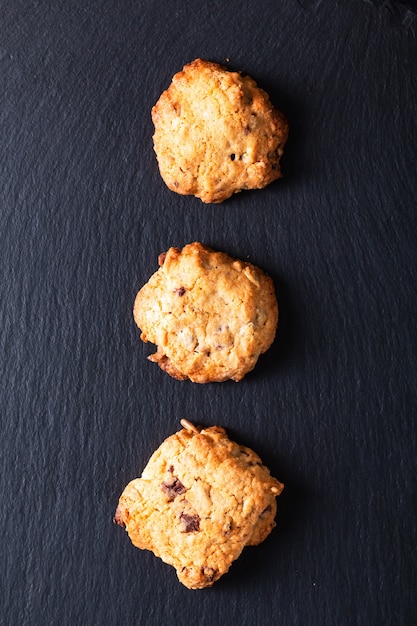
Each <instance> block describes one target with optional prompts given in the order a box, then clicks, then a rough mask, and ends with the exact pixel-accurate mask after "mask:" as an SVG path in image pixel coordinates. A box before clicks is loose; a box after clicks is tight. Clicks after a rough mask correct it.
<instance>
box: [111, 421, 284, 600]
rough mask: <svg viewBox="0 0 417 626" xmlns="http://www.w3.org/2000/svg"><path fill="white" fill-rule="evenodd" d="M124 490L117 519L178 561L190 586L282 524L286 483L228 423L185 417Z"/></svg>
mask: <svg viewBox="0 0 417 626" xmlns="http://www.w3.org/2000/svg"><path fill="white" fill-rule="evenodd" d="M181 424H182V425H183V426H184V428H183V429H182V430H180V431H179V432H177V433H175V434H174V435H172V436H171V437H168V439H166V440H165V441H164V442H163V443H162V445H161V446H160V447H159V448H158V450H156V451H155V452H154V453H153V455H152V456H151V458H150V460H149V462H148V464H147V466H146V467H145V469H144V470H143V473H142V476H141V478H136V479H135V480H133V481H131V482H130V483H129V484H128V485H127V487H126V488H125V490H124V491H123V493H122V495H121V497H120V500H119V504H118V507H117V510H116V514H115V518H114V521H115V522H116V523H118V524H119V525H121V526H122V527H124V528H125V529H126V531H127V532H128V534H129V537H130V539H131V541H132V543H133V544H134V545H135V546H136V547H138V548H141V549H144V550H151V551H152V552H153V553H154V554H155V555H156V556H157V557H160V558H161V559H162V560H163V561H164V562H165V563H168V564H169V565H172V566H173V567H175V569H176V571H177V576H178V578H179V580H180V582H181V583H183V584H184V585H185V586H186V587H188V588H189V589H202V588H204V587H210V586H212V585H213V583H214V582H215V581H216V580H218V579H219V578H220V577H221V576H222V575H223V574H225V573H226V572H227V571H228V570H229V568H230V566H231V564H232V563H233V561H235V560H236V559H237V558H238V557H239V555H240V554H241V552H242V550H243V548H244V547H245V546H250V545H252V546H253V545H257V544H259V543H261V542H262V541H263V540H264V539H266V537H267V536H268V535H269V533H270V532H271V530H272V529H273V528H274V526H275V515H276V509H277V506H276V497H277V496H279V494H280V493H281V492H282V490H283V488H284V486H283V484H282V483H280V482H279V481H278V480H277V479H275V478H273V477H272V476H271V474H270V471H269V470H268V468H267V467H265V466H264V465H263V464H262V461H261V459H260V458H259V456H258V455H257V454H256V453H255V452H253V450H251V449H250V448H247V447H245V446H241V445H238V444H237V443H235V442H233V441H231V440H230V439H229V438H228V436H227V434H226V431H225V430H224V428H221V427H219V426H212V427H209V428H204V429H199V428H196V427H195V426H193V425H192V424H191V423H190V422H188V421H187V420H182V422H181Z"/></svg>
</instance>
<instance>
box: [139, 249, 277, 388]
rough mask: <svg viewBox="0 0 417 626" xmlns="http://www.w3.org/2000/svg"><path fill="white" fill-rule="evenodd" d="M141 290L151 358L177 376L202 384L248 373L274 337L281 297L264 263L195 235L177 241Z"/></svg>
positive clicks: (141, 322)
mask: <svg viewBox="0 0 417 626" xmlns="http://www.w3.org/2000/svg"><path fill="white" fill-rule="evenodd" d="M159 264H160V266H161V267H160V268H159V270H158V271H157V272H155V274H153V276H151V278H150V279H149V281H148V282H147V283H146V285H144V286H143V287H142V289H141V290H140V291H139V293H138V294H137V296H136V299H135V304H134V309H133V315H134V319H135V321H136V324H137V325H138V327H139V328H140V329H141V331H142V333H141V339H142V341H145V342H148V341H150V342H152V343H154V344H156V346H157V351H156V353H155V354H153V355H151V356H150V357H148V358H149V359H150V360H151V361H153V362H155V363H158V365H159V366H160V367H161V369H163V370H165V371H166V372H167V373H168V374H170V375H171V376H172V377H173V378H176V379H178V380H187V379H190V380H191V381H193V382H196V383H209V382H223V381H225V380H229V379H232V380H234V381H239V380H241V379H242V378H243V377H244V376H245V374H247V373H248V372H250V371H251V370H252V369H253V368H254V367H255V365H256V362H257V360H258V357H259V356H260V355H261V354H262V353H264V352H265V351H266V350H267V349H268V348H269V347H270V345H271V344H272V342H273V340H274V337H275V333H276V328H277V323H278V303H277V299H276V296H275V291H274V285H273V282H272V280H271V278H270V277H269V276H267V275H266V274H265V273H264V272H263V271H262V270H260V269H259V268H258V267H256V266H254V265H252V264H251V263H247V262H244V261H239V260H237V259H233V258H231V257H230V256H228V255H227V254H225V253H224V252H215V251H214V250H212V249H211V248H209V247H207V246H204V245H202V244H201V243H198V242H194V243H191V244H188V245H186V246H184V248H182V249H181V250H180V249H178V248H170V249H169V250H168V252H167V253H165V254H162V255H160V257H159Z"/></svg>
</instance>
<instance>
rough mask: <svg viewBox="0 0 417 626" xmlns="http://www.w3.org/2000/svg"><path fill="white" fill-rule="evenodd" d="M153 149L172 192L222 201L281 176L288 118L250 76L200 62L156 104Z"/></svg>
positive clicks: (176, 77)
mask: <svg viewBox="0 0 417 626" xmlns="http://www.w3.org/2000/svg"><path fill="white" fill-rule="evenodd" d="M152 120H153V123H154V126H155V134H154V136H153V141H154V149H155V153H156V156H157V160H158V164H159V169H160V173H161V176H162V178H163V180H164V181H165V183H166V185H167V186H168V187H169V189H171V190H172V191H175V192H177V193H179V194H185V195H195V196H197V197H198V198H200V199H201V200H202V201H203V202H205V203H219V202H223V201H224V200H226V199H227V198H229V197H230V196H231V195H232V194H234V193H237V192H239V191H241V190H243V189H260V188H263V187H265V186H266V185H268V184H269V183H271V182H272V181H274V180H276V179H278V178H281V176H282V173H281V167H280V159H281V156H282V154H283V151H284V145H285V143H286V141H287V138H288V123H287V120H286V118H285V116H284V115H283V113H281V112H280V111H278V109H276V108H275V107H274V106H273V105H272V104H271V102H270V99H269V96H268V94H267V93H266V92H265V91H264V90H263V89H261V88H259V87H258V86H257V84H256V82H255V81H254V80H253V79H252V78H251V77H249V76H246V75H243V74H241V73H240V72H232V71H229V70H227V69H226V68H224V67H222V66H221V65H218V64H217V63H213V62H210V61H204V60H202V59H196V60H195V61H193V62H192V63H189V64H188V65H185V66H184V68H183V70H182V71H180V72H178V73H177V74H175V75H174V77H173V79H172V83H171V85H170V87H169V88H168V89H167V90H166V91H164V92H163V93H162V95H161V96H160V98H159V100H158V102H157V103H156V104H155V106H154V107H153V108H152Z"/></svg>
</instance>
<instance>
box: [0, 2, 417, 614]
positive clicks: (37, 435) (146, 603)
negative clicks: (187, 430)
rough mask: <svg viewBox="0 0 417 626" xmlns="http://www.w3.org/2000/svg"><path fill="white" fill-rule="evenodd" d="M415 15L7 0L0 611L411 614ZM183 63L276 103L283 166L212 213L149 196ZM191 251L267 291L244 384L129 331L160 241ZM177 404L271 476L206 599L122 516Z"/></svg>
mask: <svg viewBox="0 0 417 626" xmlns="http://www.w3.org/2000/svg"><path fill="white" fill-rule="evenodd" d="M415 18H416V14H415V12H414V9H413V3H410V2H409V3H395V2H390V3H387V2H364V1H359V0H353V1H350V0H349V1H348V0H345V1H330V0H329V1H326V0H322V1H312V0H310V1H309V0H302V1H301V0H300V1H299V2H297V1H295V0H286V1H285V2H284V1H283V2H276V1H272V0H264V1H262V2H258V3H256V2H248V1H247V0H241V1H239V2H238V1H234V0H232V1H230V2H227V1H225V0H221V1H220V0H211V2H202V1H196V2H183V1H180V0H170V1H169V2H160V1H149V2H144V1H138V0H136V1H133V0H121V1H119V2H116V1H115V0H113V1H111V0H90V1H88V2H87V1H85V0H83V1H82V0H73V1H71V0H70V1H69V2H68V1H65V2H64V1H63V0H55V1H54V2H52V0H49V1H48V0H43V1H42V0H13V1H12V0H4V2H3V3H2V6H1V13H0V20H1V22H0V24H1V34H0V138H1V161H0V203H1V205H0V250H1V264H0V272H1V274H0V277H1V280H0V284H1V290H2V295H1V300H0V315H1V318H0V327H1V334H0V346H1V363H2V375H1V407H0V408H1V440H0V446H1V448H0V452H1V456H0V481H1V512H0V522H1V527H0V528H1V532H0V537H1V539H0V542H1V553H0V556H1V565H2V567H1V574H0V622H1V624H4V625H9V624H13V625H16V624H17V625H20V624H21V625H34V626H35V625H36V626H38V625H41V626H43V625H44V624H45V625H55V624H57V625H67V624H71V625H73V624H77V625H78V624H80V625H87V626H89V625H102V624H103V625H107V624H109V625H119V624H120V625H125V624H126V625H127V624H139V625H147V624H157V625H169V626H170V625H171V624H172V625H174V624H175V625H180V626H181V625H188V626H189V625H195V624H196V625H197V624H198V625H203V626H206V625H207V626H208V625H212V624H233V625H234V624H242V625H262V626H264V625H266V626H267V625H269V624H271V625H272V624H281V625H283V626H287V625H288V626H292V625H297V626H298V625H300V626H309V625H312V626H316V625H317V626H323V625H324V626H327V625H329V626H330V625H335V626H345V625H349V626H350V625H361V626H362V625H363V626H380V625H384V626H386V625H392V626H402V625H406V626H408V625H411V624H416V623H417V612H416V601H415V599H414V593H415V590H416V588H417V563H416V539H417V532H416V514H417V476H416V469H417V462H416V455H417V449H416V442H417V437H416V381H417V374H416V370H417V357H416V339H417V333H416V303H417V298H416V278H417V266H416V261H417V258H416V257H417V219H416V202H417V167H416V164H417V158H416V157H417V149H416V145H417V132H416V128H417V122H416V115H417V102H416V100H417V28H416V26H417V22H416V19H415ZM198 56H200V57H203V58H207V59H210V60H214V61H218V62H220V63H224V64H228V65H229V67H231V68H232V69H239V70H242V71H244V72H246V73H249V74H251V75H252V76H253V77H254V78H255V79H256V80H257V81H258V83H259V85H260V86H262V87H264V88H265V89H267V90H268V91H269V93H270V95H271V98H272V100H273V102H274V103H275V104H276V105H277V106H278V107H279V108H281V109H282V110H283V111H284V112H285V113H286V115H287V116H288V119H289V123H290V139H289V142H288V145H287V150H286V153H285V156H284V159H283V170H284V174H285V179H284V180H282V181H278V182H276V183H274V184H272V185H270V186H269V187H268V188H267V189H265V190H263V191H254V192H246V193H242V194H239V195H237V196H235V197H234V198H233V199H231V200H229V201H227V202H225V203H223V204H221V205H203V204H202V203H201V202H200V201H199V200H197V199H195V198H190V197H181V196H178V195H176V194H173V193H171V192H170V191H169V190H168V189H167V188H166V187H165V186H164V184H163V182H162V180H161V178H160V176H159V173H158V170H157V165H156V160H155V158H154V154H153V149H152V132H153V127H152V123H151V119H150V109H151V107H152V105H153V104H154V103H155V102H156V100H157V98H158V97H159V95H160V93H161V92H162V90H163V89H165V88H166V87H167V86H168V84H169V83H170V80H171V77H172V75H173V74H174V73H175V72H176V71H178V70H180V69H181V68H182V66H183V65H184V64H185V63H187V62H189V61H191V60H193V59H194V58H196V57H198ZM228 59H229V61H228ZM194 240H200V241H203V242H204V243H206V244H208V245H211V246H213V247H215V248H218V249H221V250H224V251H226V252H228V253H230V254H232V255H235V256H238V257H241V258H243V259H246V258H248V259H249V260H250V261H252V262H253V263H256V264H258V265H260V266H261V267H262V268H263V269H265V270H266V271H267V272H268V273H270V275H271V276H272V277H273V279H274V281H275V285H276V290H277V294H278V298H279V302H280V315H281V317H280V325H279V332H278V336H277V340H276V342H275V344H274V345H273V347H272V348H271V349H270V351H269V352H268V353H267V354H266V355H264V356H263V357H262V358H261V359H260V361H259V364H258V366H257V368H256V370H255V371H254V372H253V373H252V374H250V375H248V376H247V378H246V379H245V380H244V381H242V382H241V383H238V384H236V383H233V382H230V383H223V384H217V385H195V384H192V383H187V382H182V383H181V382H178V381H175V380H173V379H171V378H169V377H168V376H167V375H165V374H164V373H163V372H161V371H160V370H159V369H158V367H157V366H156V365H152V364H150V363H149V362H147V361H146V355H147V354H149V353H150V352H151V348H150V347H149V346H146V345H144V344H142V343H141V342H140V341H139V332H138V330H137V328H136V327H135V325H134V322H133V319H132V313H131V310H132V306H133V300H134V297H135V294H136V292H137V291H138V289H139V288H140V287H141V286H142V284H143V283H144V282H146V281H147V279H148V278H149V276H150V275H151V274H152V273H153V272H154V271H155V270H156V269H157V256H158V254H159V253H160V252H162V251H164V250H166V249H167V248H168V247H169V246H171V245H175V246H182V245H183V244H185V243H189V242H191V241H194ZM182 417H185V418H188V419H189V420H191V421H195V422H198V423H200V424H203V425H210V424H213V423H218V424H221V425H223V426H225V427H226V428H227V429H228V431H229V434H230V435H231V436H232V437H234V438H235V439H237V440H238V441H239V442H241V443H244V444H246V445H249V446H251V447H253V448H254V449H255V450H257V451H258V452H259V454H260V455H261V456H262V458H263V460H264V461H265V462H266V463H267V464H268V465H269V466H270V468H271V470H272V472H273V474H274V475H276V476H277V477H278V478H279V479H281V480H283V481H284V482H285V484H286V489H285V492H284V494H283V495H282V496H281V498H280V499H279V505H280V510H279V516H278V526H277V528H276V529H275V530H274V532H273V533H272V535H271V536H270V537H269V538H268V539H267V541H266V542H265V543H264V544H262V545H261V546H259V547H257V548H248V549H246V550H245V551H244V553H243V555H242V556H241V558H240V559H239V561H237V562H236V563H235V564H234V565H233V566H232V568H231V570H230V572H229V574H227V575H226V576H225V577H223V578H222V579H221V580H220V581H219V582H218V583H216V585H215V586H214V587H213V588H212V589H208V590H203V591H189V590H187V589H185V588H184V587H182V586H181V585H180V584H179V583H178V582H177V579H176V575H175V572H174V570H173V569H172V568H170V567H169V566H166V565H164V564H163V563H162V562H160V561H159V560H158V559H156V558H154V557H153V555H152V554H150V553H148V552H142V551H139V550H136V549H135V548H133V547H132V545H131V544H130V541H129V539H128V537H127V535H126V534H125V533H124V532H123V531H122V529H120V528H119V527H117V526H115V525H113V523H112V516H113V514H114V510H115V508H116V505H117V500H118V497H119V495H120V493H121V491H122V489H123V488H124V486H125V484H126V483H127V482H128V481H129V480H131V479H132V478H134V477H136V476H137V475H139V474H140V473H141V471H142V469H143V467H144V465H145V464H146V462H147V460H148V458H149V456H150V454H151V452H152V451H153V450H154V449H155V448H156V447H157V446H158V445H159V444H160V442H161V441H162V440H163V439H164V438H166V437H167V436H169V435H170V434H172V433H173V432H175V431H176V430H178V428H179V420H180V419H181V418H182Z"/></svg>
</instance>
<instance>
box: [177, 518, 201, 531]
mask: <svg viewBox="0 0 417 626" xmlns="http://www.w3.org/2000/svg"><path fill="white" fill-rule="evenodd" d="M180 530H181V532H182V533H192V532H197V531H199V530H200V518H199V516H198V515H188V514H187V513H181V515H180Z"/></svg>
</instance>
